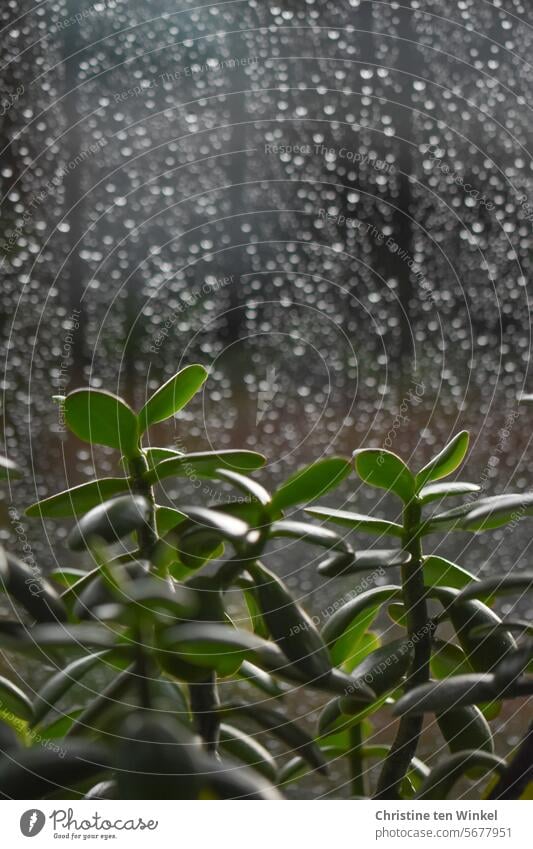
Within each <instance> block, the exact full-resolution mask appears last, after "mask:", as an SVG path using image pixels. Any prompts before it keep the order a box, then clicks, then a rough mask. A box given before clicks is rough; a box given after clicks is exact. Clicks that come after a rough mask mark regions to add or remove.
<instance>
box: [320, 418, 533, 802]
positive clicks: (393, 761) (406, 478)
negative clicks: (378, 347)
mask: <svg viewBox="0 0 533 849" xmlns="http://www.w3.org/2000/svg"><path fill="white" fill-rule="evenodd" d="M468 442H469V436H468V433H467V432H466V431H462V432H461V433H459V434H457V435H456V436H455V437H454V438H453V439H452V440H451V441H450V442H449V443H448V444H447V445H446V446H445V447H444V448H443V449H442V451H441V452H440V453H439V454H437V456H435V457H434V458H433V459H432V460H431V461H430V462H429V463H427V464H426V465H425V466H423V468H421V469H420V470H419V471H418V472H416V471H413V470H411V469H410V468H409V467H408V466H407V464H406V463H404V462H403V460H402V459H401V458H400V457H398V456H397V455H396V454H393V453H392V452H390V451H385V450H381V449H375V448H369V449H361V450H357V451H355V452H354V455H353V463H354V467H355V471H356V473H357V474H358V475H359V477H360V478H361V479H362V480H363V481H364V482H365V483H367V484H369V485H370V486H374V487H378V488H380V489H384V490H386V491H387V492H388V493H391V494H393V495H394V496H396V497H397V498H398V499H399V501H400V503H401V520H400V521H388V520H385V519H381V518H377V517H375V516H365V515H360V514H357V513H353V512H350V511H346V510H338V509H332V508H329V507H325V506H314V507H310V508H308V509H307V512H308V514H309V515H311V516H313V517H314V518H315V519H321V520H323V521H325V522H331V523H334V524H336V525H339V526H342V527H343V528H345V529H347V533H349V532H350V531H352V530H353V531H358V532H364V533H367V534H375V535H378V536H379V537H380V538H381V537H392V539H393V546H394V544H396V545H395V547H392V548H390V549H371V550H368V551H367V550H357V549H356V550H355V553H354V555H353V556H352V557H351V558H350V557H349V556H348V557H346V556H345V555H343V554H339V553H332V554H330V555H329V556H328V557H327V559H326V560H325V561H323V562H322V563H321V564H320V565H319V567H318V571H319V573H320V574H321V575H322V576H323V577H324V578H329V579H335V578H339V577H341V576H342V577H343V578H346V576H356V575H358V574H359V573H361V572H365V571H368V570H371V575H372V576H373V575H376V576H377V575H379V576H380V577H382V576H386V575H387V574H390V573H391V572H392V573H393V574H396V573H397V572H398V570H399V573H400V580H399V581H390V582H389V583H387V584H386V585H378V586H375V587H372V588H371V589H368V590H367V591H365V592H358V593H356V594H355V595H354V597H353V598H352V599H350V601H349V602H348V603H347V604H345V605H343V606H342V607H341V608H340V609H339V610H337V611H336V612H335V613H334V614H333V616H331V617H330V618H329V619H328V620H327V622H326V624H325V626H324V628H323V630H322V637H323V639H324V641H325V642H326V644H327V645H328V648H329V651H330V655H331V659H332V661H333V662H334V663H335V664H336V665H337V666H338V667H339V668H340V669H342V670H344V671H346V672H349V673H350V674H351V675H352V677H354V678H362V679H363V680H364V681H365V682H366V683H368V685H369V686H370V687H371V688H372V689H373V690H374V691H375V694H376V699H375V701H374V702H373V703H372V704H369V705H367V706H364V707H363V708H362V709H360V710H358V709H354V707H353V705H351V704H350V703H349V702H348V700H347V699H346V698H345V697H343V696H339V697H336V698H335V699H334V700H333V701H331V702H329V703H328V704H327V705H326V707H325V708H324V710H323V712H322V714H321V717H320V720H319V730H318V740H319V741H320V740H321V739H322V740H324V741H325V742H326V743H328V742H329V741H331V740H332V739H333V740H335V739H337V741H338V740H340V741H341V745H340V747H339V746H337V747H336V748H335V753H336V755H337V756H338V755H341V754H343V753H344V754H345V755H346V756H347V758H348V760H349V762H350V768H351V775H352V788H353V791H354V793H355V794H360V795H363V794H364V793H365V782H364V774H365V758H367V757H368V758H375V757H376V755H377V758H378V760H379V759H381V760H382V764H381V769H380V773H379V778H378V780H377V786H376V787H375V788H374V795H375V797H376V798H385V799H387V798H389V799H399V798H412V797H413V796H415V795H416V796H417V797H420V798H445V797H446V796H447V795H448V794H449V793H451V792H452V791H453V788H454V785H455V783H456V782H457V781H458V780H459V779H460V778H461V777H462V776H465V775H467V776H472V775H474V776H475V777H476V778H477V779H478V780H479V779H480V775H482V774H487V775H489V776H490V777H491V778H492V782H493V784H494V787H493V791H492V792H493V793H495V794H496V795H498V794H500V793H501V795H502V796H504V795H505V794H504V787H505V788H507V789H506V793H507V796H509V797H512V793H513V792H514V793H516V797H518V796H519V795H520V793H521V792H522V791H523V790H524V787H525V786H526V785H527V783H528V781H529V780H530V779H531V769H532V763H533V760H532V757H531V740H530V739H529V742H528V738H526V741H525V745H528V746H529V749H528V751H529V764H528V767H527V770H525V771H524V769H523V761H524V758H525V757H526V755H525V754H524V752H525V750H524V749H521V750H520V752H521V757H522V780H521V781H518V780H517V781H516V782H515V786H514V790H512V789H510V786H509V780H508V776H509V771H512V770H513V769H514V770H515V771H516V764H515V762H514V761H513V762H512V763H511V764H510V765H508V764H506V762H505V761H504V760H503V759H502V758H500V757H498V756H497V755H496V754H495V753H494V744H493V737H492V732H491V728H490V725H489V722H490V720H491V719H493V718H494V717H495V716H497V714H498V713H499V710H500V708H501V703H502V701H503V700H505V699H516V698H521V697H524V696H528V695H530V694H533V676H531V675H528V664H530V661H531V658H532V654H533V652H532V643H531V640H530V639H529V637H530V636H531V635H532V633H533V628H532V627H531V625H530V624H528V623H527V622H523V621H516V620H512V619H511V620H505V621H502V620H501V619H500V618H499V617H498V616H497V615H496V613H495V612H494V611H493V609H492V607H491V605H492V604H493V602H494V600H495V598H496V597H497V596H499V595H501V594H506V593H515V594H517V595H521V596H523V595H524V594H525V593H527V592H530V591H531V589H532V588H533V573H531V572H513V573H512V574H509V575H497V576H495V577H494V578H488V579H483V580H478V579H477V578H476V576H475V575H474V574H472V573H471V572H469V571H467V570H466V569H464V568H463V567H462V566H460V565H459V564H457V563H453V562H451V561H449V560H447V559H445V558H443V557H441V556H436V555H434V554H432V553H431V547H430V545H428V544H427V541H429V543H430V542H431V541H432V540H433V539H434V537H435V535H436V534H439V533H442V532H445V533H446V534H447V533H448V532H449V531H463V532H472V533H480V532H484V531H489V530H491V529H495V528H500V527H502V526H504V525H507V524H511V525H512V524H516V523H517V522H518V521H519V520H520V519H521V518H522V517H524V516H526V515H532V514H533V493H526V494H508V495H501V496H494V497H478V496H477V495H476V493H477V492H478V491H479V487H478V486H477V485H476V484H473V483H469V482H462V481H453V482H449V483H447V482H444V481H443V479H445V478H447V477H448V476H449V475H451V474H452V473H454V472H455V471H456V470H457V469H458V467H459V466H460V465H461V464H462V462H463V460H464V458H465V456H466V453H467V450H468ZM461 496H463V497H464V496H466V500H464V502H463V503H462V504H460V505H459V506H455V507H452V508H451V509H448V510H441V509H439V508H437V510H436V511H435V509H434V508H435V504H436V503H438V504H439V505H440V504H441V502H442V501H443V500H445V499H448V498H451V497H454V498H455V497H461ZM432 508H433V509H432ZM428 548H429V551H428ZM382 610H386V611H388V613H389V615H390V617H391V618H392V620H393V621H394V622H395V623H396V624H397V625H398V626H399V627H400V628H401V629H402V631H403V636H401V637H399V638H398V639H396V640H394V641H392V642H389V643H385V644H384V645H381V642H380V638H379V636H378V634H377V633H375V632H373V631H372V630H371V627H372V623H373V622H374V621H375V619H376V617H377V616H378V614H379V613H380V611H382ZM516 632H517V633H518V634H519V635H520V636H521V638H523V642H522V643H521V645H520V646H518V645H517V643H516V641H515V635H516ZM381 707H384V708H385V709H386V708H387V707H388V708H389V709H390V710H392V714H393V716H396V717H399V722H398V726H397V729H396V734H395V738H394V741H393V743H392V745H390V746H385V747H383V746H381V747H371V746H365V728H366V727H367V725H366V723H367V718H368V717H369V716H370V715H371V714H372V713H374V712H375V711H377V710H378V709H379V708H381ZM425 714H430V715H431V716H433V717H434V722H433V723H431V724H430V726H429V728H430V730H431V733H432V734H433V735H435V721H436V725H437V726H438V728H439V729H440V732H441V734H442V737H443V738H444V741H445V742H446V744H447V746H448V748H449V755H448V756H447V757H442V758H440V760H439V762H438V764H437V766H435V767H434V768H433V769H432V770H431V771H429V769H428V768H427V767H426V765H425V764H424V763H422V762H421V761H420V760H419V759H418V758H417V750H418V747H419V742H420V739H421V736H422V732H423V721H424V715H425ZM529 737H530V735H529ZM376 748H378V749H379V751H377V752H376V751H375V749H376ZM513 764H514V766H513ZM495 776H496V777H495ZM498 776H499V778H497V777H498ZM498 788H499V789H498ZM510 794H511V795H510Z"/></svg>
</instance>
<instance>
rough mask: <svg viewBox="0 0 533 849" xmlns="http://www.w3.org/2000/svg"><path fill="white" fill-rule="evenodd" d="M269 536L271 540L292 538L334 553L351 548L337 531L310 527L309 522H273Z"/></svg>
mask: <svg viewBox="0 0 533 849" xmlns="http://www.w3.org/2000/svg"><path fill="white" fill-rule="evenodd" d="M268 536H269V537H270V538H271V539H272V538H276V537H290V538H292V539H298V540H301V541H302V542H307V543H309V544H310V545H320V546H322V547H324V548H331V549H333V550H334V551H343V552H345V551H346V550H347V548H349V546H348V545H347V543H346V542H345V540H344V539H343V537H341V536H339V534H337V533H335V531H330V530H329V529H328V528H321V527H318V526H317V525H310V524H308V523H307V522H293V521H292V520H289V519H281V520H280V521H278V522H272V525H271V526H270V530H269V533H268Z"/></svg>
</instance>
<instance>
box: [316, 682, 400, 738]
mask: <svg viewBox="0 0 533 849" xmlns="http://www.w3.org/2000/svg"><path fill="white" fill-rule="evenodd" d="M388 699H389V695H388V693H384V694H383V695H381V696H380V697H379V698H376V699H374V701H373V702H371V703H370V704H367V705H365V707H363V708H360V709H359V711H358V712H357V713H354V712H353V710H350V712H349V713H348V712H344V711H343V710H342V709H341V704H342V703H343V699H342V698H337V699H332V700H331V701H330V702H328V703H327V704H326V706H325V707H324V708H323V710H322V712H321V713H320V716H319V717H318V733H319V735H320V737H324V736H326V737H329V736H330V735H331V734H337V733H339V732H342V731H347V730H348V729H349V728H352V727H353V726H354V725H359V723H360V722H362V720H363V719H365V717H367V716H370V715H371V714H373V713H376V712H377V711H378V710H379V709H380V708H381V707H383V705H384V704H385V702H386V701H387V700H388ZM346 704H348V703H347V702H346Z"/></svg>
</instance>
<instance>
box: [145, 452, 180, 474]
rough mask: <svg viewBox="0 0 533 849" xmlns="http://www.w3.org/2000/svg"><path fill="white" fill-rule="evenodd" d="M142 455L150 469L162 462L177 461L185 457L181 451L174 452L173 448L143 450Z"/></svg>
mask: <svg viewBox="0 0 533 849" xmlns="http://www.w3.org/2000/svg"><path fill="white" fill-rule="evenodd" d="M143 454H144V456H145V457H146V462H147V463H148V466H149V468H150V469H153V468H155V466H157V464H158V463H162V462H163V460H177V459H179V458H180V457H184V456H185V454H184V453H183V451H175V450H174V448H143Z"/></svg>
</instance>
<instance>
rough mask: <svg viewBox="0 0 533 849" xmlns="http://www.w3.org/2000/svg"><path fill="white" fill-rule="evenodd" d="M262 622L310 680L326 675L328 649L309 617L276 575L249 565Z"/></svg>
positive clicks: (257, 566) (328, 663)
mask: <svg viewBox="0 0 533 849" xmlns="http://www.w3.org/2000/svg"><path fill="white" fill-rule="evenodd" d="M248 572H249V573H250V575H251V577H252V579H253V581H254V583H255V595H256V599H257V602H258V605H259V608H260V610H261V614H262V617H263V621H264V622H265V624H266V626H267V628H268V630H269V631H270V633H271V635H272V637H273V639H274V640H275V641H276V643H277V644H278V646H279V647H280V648H281V650H282V651H283V653H284V655H285V656H286V657H287V658H288V659H289V660H290V661H291V662H292V663H293V664H294V665H295V666H296V668H297V669H298V670H299V671H301V672H302V674H304V675H305V676H306V678H308V679H309V680H310V681H314V680H315V679H316V678H320V677H321V676H323V675H329V673H330V672H331V663H330V659H329V654H328V650H327V648H326V646H325V644H324V641H323V639H322V637H321V636H320V634H319V633H318V631H317V629H316V626H315V625H314V623H313V621H312V619H311V618H310V617H309V616H308V615H307V613H305V611H304V610H302V608H301V607H299V605H298V604H296V602H295V601H294V600H293V599H292V596H291V594H290V592H289V590H288V589H287V587H286V586H285V584H284V583H283V581H281V580H280V579H279V578H278V577H277V575H275V574H274V573H273V572H271V571H270V570H269V569H266V568H265V567H264V566H262V565H261V564H259V563H253V564H251V565H249V566H248Z"/></svg>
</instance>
